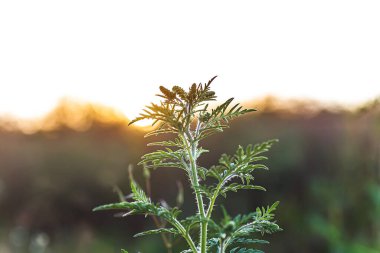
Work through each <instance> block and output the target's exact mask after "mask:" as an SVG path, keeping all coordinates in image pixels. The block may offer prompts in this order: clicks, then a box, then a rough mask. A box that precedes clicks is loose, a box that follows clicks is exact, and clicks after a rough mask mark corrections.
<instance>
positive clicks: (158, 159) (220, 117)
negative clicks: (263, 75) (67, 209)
mask: <svg viewBox="0 0 380 253" xmlns="http://www.w3.org/2000/svg"><path fill="white" fill-rule="evenodd" d="M214 79H215V77H214V78H212V79H211V80H210V81H209V82H208V83H205V84H199V85H196V84H193V85H191V86H190V88H189V90H188V91H185V90H184V89H183V88H181V87H179V86H174V87H173V88H172V89H167V88H165V87H163V86H160V91H161V93H160V94H159V95H158V96H160V97H161V101H160V103H158V104H155V103H152V104H150V105H149V106H146V109H144V111H143V113H141V114H140V116H139V117H137V118H136V119H134V120H133V121H132V122H131V123H130V124H133V123H135V122H137V121H140V120H145V119H149V120H153V125H155V126H157V127H156V128H155V129H154V130H153V131H151V132H149V133H148V134H147V135H146V137H149V136H157V135H162V136H164V137H165V139H164V140H162V141H157V142H152V143H149V144H148V145H149V146H158V147H161V148H159V149H158V150H156V151H154V152H152V153H148V154H145V155H144V156H142V159H141V162H140V163H139V164H140V165H143V167H144V168H145V170H144V171H145V172H146V173H148V172H147V170H148V169H156V168H159V167H172V168H177V169H182V170H183V171H184V172H185V173H186V175H187V177H188V179H189V182H190V187H191V188H192V190H193V192H194V198H195V202H196V207H197V210H196V213H195V214H194V215H193V216H190V217H185V218H181V216H180V214H181V210H180V209H179V208H178V207H174V208H170V207H168V206H167V205H163V204H162V203H154V202H153V201H152V200H151V198H150V197H149V194H146V193H145V191H144V190H143V189H142V187H140V186H139V185H138V183H137V182H136V181H135V180H134V179H133V177H132V176H130V181H131V182H130V186H131V191H132V194H131V197H132V201H127V200H126V199H123V198H122V199H121V200H122V201H121V202H119V203H114V204H108V205H103V206H99V207H97V208H95V209H94V210H95V211H99V210H112V209H116V210H126V213H125V215H132V214H143V215H150V216H154V217H155V218H154V219H155V221H156V222H155V223H156V225H157V226H158V228H157V229H153V230H149V231H145V232H142V233H139V234H137V235H136V236H145V235H152V234H162V236H163V240H164V242H165V246H166V247H167V249H168V251H169V252H171V250H172V249H171V247H172V244H171V242H172V240H169V239H168V238H172V237H180V238H183V239H184V240H185V241H186V243H187V246H188V248H187V249H184V250H183V251H182V253H188V252H191V253H206V252H217V253H225V252H229V253H254V252H262V251H260V250H258V249H255V246H256V244H265V243H268V242H267V241H265V240H262V239H257V238H255V235H257V234H262V235H263V234H266V233H273V232H277V231H280V230H281V229H280V227H279V226H278V225H277V224H276V221H274V213H273V212H274V210H275V209H276V207H277V205H278V202H276V203H274V204H273V205H271V206H268V207H266V208H257V209H256V210H255V211H254V212H252V213H249V214H246V215H238V216H236V217H234V218H232V217H230V216H229V215H228V214H227V212H226V211H225V210H224V209H223V213H224V217H223V219H222V220H221V221H219V222H217V221H215V220H214V219H213V211H214V207H215V202H216V201H217V199H218V198H219V197H220V196H222V197H224V198H226V196H227V193H229V192H236V191H238V190H265V189H264V188H263V187H262V186H258V185H255V184H254V177H253V176H252V173H253V172H254V171H255V170H256V169H265V170H267V169H268V168H267V166H266V165H264V164H262V163H261V162H262V161H263V160H266V159H267V158H266V157H265V156H263V153H265V152H267V151H268V150H269V149H270V148H271V146H272V145H273V144H274V143H275V142H276V140H270V141H266V142H263V143H260V144H256V145H248V146H247V147H242V146H239V147H238V148H237V151H236V152H235V154H233V155H227V154H223V155H222V156H221V158H220V159H219V163H218V164H217V165H214V166H212V167H210V168H205V167H203V166H201V165H200V164H199V163H198V162H197V161H198V159H199V157H200V156H201V155H202V154H204V153H206V152H208V150H206V149H203V148H202V147H201V146H200V142H201V141H202V140H204V139H205V138H207V137H209V136H210V135H212V134H215V133H218V132H222V131H223V129H225V128H227V127H228V123H229V122H230V121H231V120H233V119H235V118H237V117H239V116H242V115H245V114H247V113H249V112H253V111H255V110H254V109H244V108H242V106H240V105H239V104H234V105H232V101H233V98H231V99H228V100H227V101H225V102H224V103H223V104H221V105H219V106H217V107H215V108H213V109H209V103H210V102H211V101H214V100H215V99H216V96H215V92H214V91H212V90H211V89H210V85H211V83H212V81H213V80H214ZM149 188H150V187H149ZM149 191H150V190H149ZM169 235H170V236H169ZM123 252H127V251H125V250H123Z"/></svg>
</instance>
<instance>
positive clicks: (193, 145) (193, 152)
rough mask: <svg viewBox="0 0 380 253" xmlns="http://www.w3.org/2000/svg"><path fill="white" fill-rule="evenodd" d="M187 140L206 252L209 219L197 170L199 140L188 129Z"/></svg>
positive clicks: (202, 248) (203, 246)
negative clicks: (200, 190) (194, 138)
mask: <svg viewBox="0 0 380 253" xmlns="http://www.w3.org/2000/svg"><path fill="white" fill-rule="evenodd" d="M185 140H187V152H188V155H189V161H190V169H191V177H190V180H191V183H192V184H193V188H194V190H195V198H196V202H197V206H198V212H199V215H200V216H201V230H200V240H199V243H200V250H201V253H206V244H207V225H208V222H207V219H206V213H205V208H204V204H203V198H202V195H201V193H200V192H199V178H198V171H197V164H196V157H197V142H196V141H194V140H193V138H192V136H191V133H190V130H189V129H187V131H186V135H185Z"/></svg>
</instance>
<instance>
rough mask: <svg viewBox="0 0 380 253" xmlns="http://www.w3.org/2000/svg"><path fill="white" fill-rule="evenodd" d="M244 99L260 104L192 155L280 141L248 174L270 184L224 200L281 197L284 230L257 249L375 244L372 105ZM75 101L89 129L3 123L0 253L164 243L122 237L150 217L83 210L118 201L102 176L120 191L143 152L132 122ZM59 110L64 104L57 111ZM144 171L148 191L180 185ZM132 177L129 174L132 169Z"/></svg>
mask: <svg viewBox="0 0 380 253" xmlns="http://www.w3.org/2000/svg"><path fill="white" fill-rule="evenodd" d="M255 107H256V108H257V109H258V110H259V112H257V113H253V114H252V115H250V116H249V117H243V118H242V119H238V120H236V121H235V122H233V123H232V125H231V128H230V129H227V130H226V131H225V133H224V134H222V135H218V134H217V135H214V136H212V137H210V138H209V141H208V142H207V143H205V144H203V146H204V147H205V148H207V149H210V150H213V152H212V154H211V153H210V155H209V154H206V155H205V157H203V158H202V159H201V161H200V162H201V163H203V164H205V165H211V164H215V163H216V162H217V159H218V158H219V156H220V154H222V153H233V152H234V151H235V150H236V148H237V146H238V145H239V144H241V145H243V146H246V145H248V144H250V143H257V142H261V141H264V140H267V139H272V138H278V139H280V143H279V144H277V145H275V146H274V147H273V148H272V150H271V154H272V155H271V159H270V160H269V161H268V166H269V167H270V168H271V171H270V173H265V172H264V173H256V175H255V176H256V180H257V182H260V185H262V186H264V187H266V188H267V189H270V191H268V192H265V193H264V192H260V191H248V192H244V191H240V192H238V193H232V194H231V198H229V199H228V202H227V203H226V204H225V207H226V209H227V210H228V211H229V212H230V213H231V214H233V215H235V214H237V213H246V212H249V211H252V210H254V208H255V207H256V206H261V205H264V206H266V205H267V204H268V203H273V202H275V201H276V200H281V205H280V206H279V207H278V211H277V219H278V220H279V225H280V226H281V227H282V228H284V229H285V230H284V231H283V232H281V233H277V234H274V235H271V236H269V237H267V238H266V239H268V240H269V241H271V244H270V245H267V246H266V249H268V250H267V251H268V252H305V253H307V252H318V253H319V252H334V253H339V252H344V253H347V252H348V253H372V252H373V253H375V252H379V249H380V219H379V217H380V104H379V102H376V101H375V102H372V103H369V104H367V105H365V106H363V107H361V108H359V109H357V110H355V111H354V112H352V111H346V110H343V109H335V110H330V111H328V110H323V109H321V110H314V109H313V110H308V109H307V108H306V107H302V105H300V107H298V110H295V111H290V110H284V109H283V110H279V109H275V108H273V107H271V106H270V105H268V104H262V105H259V106H255ZM82 109H83V108H82ZM82 109H81V108H78V110H77V111H76V113H78V114H81V113H82V114H83V117H84V118H85V119H86V122H88V127H87V128H85V129H80V131H78V130H74V129H72V127H71V126H70V124H66V123H65V121H60V123H59V124H57V125H56V127H54V128H53V129H50V130H49V131H42V130H41V131H38V132H35V133H32V134H24V133H22V132H21V131H18V130H15V129H11V130H10V129H9V127H6V124H8V123H7V122H5V121H4V120H3V124H2V125H3V127H2V128H1V130H0V252H1V253H8V252H11V253H18V252H58V253H60V252H78V253H81V252H93V253H96V252H119V249H120V248H128V249H131V250H130V251H131V252H136V251H137V249H139V250H141V251H142V252H144V253H149V252H164V248H163V246H162V242H161V241H160V237H159V236H157V237H146V238H137V239H135V238H134V239H132V235H133V234H134V233H137V232H139V231H142V230H143V229H149V228H153V226H152V223H151V221H150V220H148V219H145V218H144V217H138V218H137V217H133V218H124V219H121V220H120V219H117V218H114V217H112V216H111V215H110V214H109V213H96V214H94V213H92V212H91V209H92V208H93V207H94V206H97V205H99V204H103V203H108V202H110V200H111V201H112V200H115V201H117V196H116V194H115V193H114V192H113V191H112V186H113V185H118V186H120V187H121V188H122V189H123V190H124V191H127V190H128V187H129V183H128V173H127V169H126V168H127V167H128V164H130V163H132V164H136V163H137V162H138V161H139V157H140V156H141V155H142V154H144V153H146V152H147V151H152V150H153V149H152V148H151V147H146V143H144V141H142V140H143V138H142V136H143V135H144V133H145V132H144V131H143V130H141V129H139V128H134V127H126V124H125V122H123V121H114V122H112V123H110V122H104V121H101V120H99V119H98V118H97V116H96V114H94V110H92V111H87V110H82ZM60 110H61V111H64V110H65V108H64V107H62V108H59V110H56V112H57V111H58V112H59V111H60ZM81 110H82V111H81ZM95 111H96V110H95ZM59 115H60V114H57V113H56V114H55V116H56V117H57V118H59V117H60V116H59ZM145 141H147V140H145ZM153 173H154V175H153V176H152V180H153V182H152V186H153V189H152V191H153V196H152V197H153V199H155V200H160V199H165V200H166V201H167V202H168V203H169V204H170V203H174V202H175V198H176V191H177V186H176V180H177V179H178V178H179V179H182V181H183V183H185V184H186V183H187V182H186V181H185V180H184V178H185V177H184V175H183V174H182V172H181V171H178V170H175V171H174V170H172V169H170V168H168V169H161V170H159V171H156V172H153ZM135 174H136V180H140V179H141V178H139V176H141V175H139V173H137V169H136V173H135ZM186 199H192V197H191V192H185V207H184V209H185V210H191V209H193V208H195V207H194V206H192V205H193V204H192V203H193V201H186ZM186 205H187V206H186ZM220 215H221V213H220Z"/></svg>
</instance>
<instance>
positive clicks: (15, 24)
mask: <svg viewBox="0 0 380 253" xmlns="http://www.w3.org/2000/svg"><path fill="white" fill-rule="evenodd" d="M379 13H380V2H379V1H335V0H329V1H325V0H322V1H315V2H311V1H294V0H291V1H238V2H231V1H192V2H191V3H190V2H189V3H184V2H179V1H151V2H149V1H112V2H110V1H83V0H68V1H61V2H60V1H47V0H45V1H39V0H37V1H17V0H15V1H1V2H0V36H1V39H0V116H1V115H4V114H11V115H15V116H17V117H23V118H33V117H39V116H42V115H44V114H46V113H47V112H49V111H50V110H51V109H52V108H53V107H54V105H55V104H56V103H57V102H58V101H59V99H61V98H62V97H71V98H74V99H79V100H81V101H89V102H95V103H102V104H105V105H107V106H111V107H114V108H116V109H117V110H119V111H122V112H123V113H124V114H125V115H126V116H127V117H129V118H134V117H136V116H137V115H138V113H139V112H140V111H141V109H142V108H143V106H144V105H145V104H147V103H149V102H150V101H152V99H154V94H156V93H157V92H158V85H167V86H171V85H183V86H185V87H187V86H188V85H189V84H191V83H193V82H197V83H198V82H206V81H207V80H209V79H210V78H211V77H213V76H214V75H219V77H218V78H217V79H216V80H215V84H214V89H215V90H216V92H217V94H218V95H219V97H221V99H225V98H227V97H230V96H233V97H236V98H237V99H238V100H239V101H242V100H248V99H252V98H258V97H261V96H264V95H268V94H271V95H276V96H280V97H283V98H311V99H318V100H322V101H326V102H337V103H343V104H356V103H361V102H364V101H366V100H368V99H373V98H375V97H377V96H380V71H379V69H380V47H379V45H380V33H379V32H378V31H380V15H379Z"/></svg>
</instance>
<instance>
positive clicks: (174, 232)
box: [133, 228, 178, 237]
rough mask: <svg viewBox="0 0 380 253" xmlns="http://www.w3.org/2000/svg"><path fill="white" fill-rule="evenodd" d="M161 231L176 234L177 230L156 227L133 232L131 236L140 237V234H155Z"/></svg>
mask: <svg viewBox="0 0 380 253" xmlns="http://www.w3.org/2000/svg"><path fill="white" fill-rule="evenodd" d="M161 233H170V234H174V235H178V231H177V230H175V229H173V228H158V229H152V230H148V231H144V232H141V233H138V234H135V235H134V236H133V237H140V236H146V235H156V234H161Z"/></svg>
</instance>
